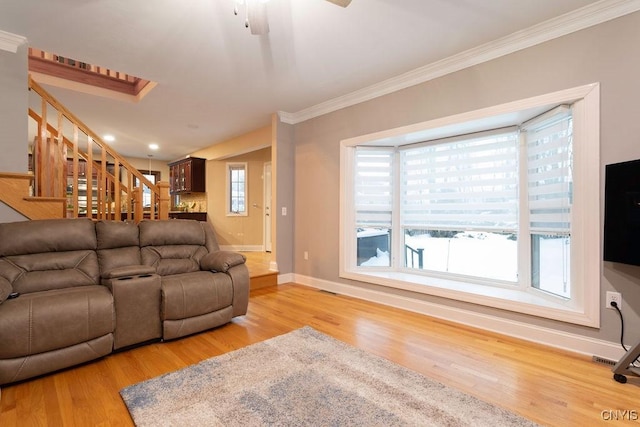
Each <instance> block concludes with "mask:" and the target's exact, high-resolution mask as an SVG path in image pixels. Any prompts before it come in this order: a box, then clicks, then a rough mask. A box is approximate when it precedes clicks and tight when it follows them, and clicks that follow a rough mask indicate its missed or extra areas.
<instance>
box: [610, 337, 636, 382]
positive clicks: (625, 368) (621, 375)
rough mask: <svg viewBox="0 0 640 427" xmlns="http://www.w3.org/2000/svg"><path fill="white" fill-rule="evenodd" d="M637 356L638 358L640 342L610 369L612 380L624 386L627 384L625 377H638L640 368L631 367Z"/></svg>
mask: <svg viewBox="0 0 640 427" xmlns="http://www.w3.org/2000/svg"><path fill="white" fill-rule="evenodd" d="M638 356H640V342H638V343H636V345H634V346H633V347H631V348H630V349H629V350H627V352H626V353H625V355H624V356H622V359H620V360H619V361H618V363H616V365H615V366H614V367H613V368H612V369H611V370H612V371H613V379H614V380H616V381H618V382H619V383H622V384H624V383H626V382H627V377H626V375H629V374H634V375H638V376H640V368H636V367H634V366H632V363H633V362H635V361H636V359H637V358H638Z"/></svg>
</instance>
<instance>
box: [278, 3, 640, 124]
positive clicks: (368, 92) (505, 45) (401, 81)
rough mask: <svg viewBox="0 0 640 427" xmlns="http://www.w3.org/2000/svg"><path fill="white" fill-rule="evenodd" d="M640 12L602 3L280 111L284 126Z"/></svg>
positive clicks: (635, 6)
mask: <svg viewBox="0 0 640 427" xmlns="http://www.w3.org/2000/svg"><path fill="white" fill-rule="evenodd" d="M638 10H640V0H601V1H598V2H595V3H592V4H590V5H588V6H585V7H582V8H580V9H577V10H574V11H572V12H569V13H566V14H564V15H560V16H558V17H555V18H552V19H550V20H548V21H545V22H542V23H540V24H536V25H534V26H531V27H529V28H526V29H524V30H521V31H517V32H515V33H512V34H509V35H508V36H505V37H502V38H499V39H497V40H494V41H491V42H489V43H485V44H482V45H480V46H477V47H474V48H471V49H468V50H466V51H464V52H461V53H458V54H456V55H453V56H450V57H448V58H445V59H442V60H440V61H436V62H433V63H431V64H428V65H426V66H423V67H420V68H416V69H414V70H412V71H408V72H406V73H403V74H400V75H399V76H396V77H392V78H390V79H387V80H384V81H382V82H380V83H376V84H374V85H371V86H368V87H365V88H363V89H360V90H357V91H355V92H351V93H348V94H346V95H343V96H339V97H337V98H334V99H330V100H328V101H325V102H322V103H320V104H316V105H314V106H311V107H309V108H305V109H303V110H300V111H297V112H294V113H289V112H286V111H279V112H278V115H279V117H280V120H281V121H282V122H283V123H287V124H296V123H301V122H304V121H305V120H309V119H312V118H314V117H318V116H322V115H324V114H328V113H331V112H333V111H337V110H340V109H342V108H346V107H350V106H352V105H356V104H359V103H361V102H365V101H369V100H371V99H374V98H377V97H380V96H383V95H388V94H390V93H393V92H396V91H398V90H401V89H406V88H408V87H411V86H415V85H417V84H420V83H424V82H427V81H429V80H433V79H436V78H438V77H442V76H445V75H447V74H450V73H454V72H456V71H460V70H463V69H465V68H468V67H471V66H474V65H478V64H481V63H483V62H487V61H490V60H492V59H496V58H500V57H501V56H505V55H508V54H510V53H514V52H517V51H519V50H523V49H526V48H529V47H532V46H535V45H538V44H541V43H544V42H546V41H549V40H553V39H556V38H559V37H562V36H565V35H567V34H571V33H574V32H576V31H579V30H582V29H585V28H589V27H592V26H594V25H598V24H601V23H603V22H607V21H610V20H612V19H615V18H619V17H621V16H624V15H628V14H630V13H633V12H637V11H638Z"/></svg>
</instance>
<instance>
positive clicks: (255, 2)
mask: <svg viewBox="0 0 640 427" xmlns="http://www.w3.org/2000/svg"><path fill="white" fill-rule="evenodd" d="M247 20H248V21H249V28H250V29H251V34H256V35H263V34H267V33H268V32H269V21H268V20H267V3H266V2H262V1H259V0H248V1H247Z"/></svg>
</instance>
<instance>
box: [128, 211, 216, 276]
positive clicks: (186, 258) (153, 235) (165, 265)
mask: <svg viewBox="0 0 640 427" xmlns="http://www.w3.org/2000/svg"><path fill="white" fill-rule="evenodd" d="M138 227H139V229H140V247H141V250H140V254H141V256H142V263H143V264H145V265H152V266H154V267H155V268H156V272H157V273H158V274H159V275H161V276H168V275H171V274H180V273H190V272H193V271H199V270H200V259H201V258H202V257H203V256H205V255H206V254H207V253H209V251H208V249H207V246H206V243H207V237H206V233H205V230H204V228H203V225H202V224H201V223H200V222H198V221H194V220H180V219H170V220H164V221H142V222H141V223H140V224H138Z"/></svg>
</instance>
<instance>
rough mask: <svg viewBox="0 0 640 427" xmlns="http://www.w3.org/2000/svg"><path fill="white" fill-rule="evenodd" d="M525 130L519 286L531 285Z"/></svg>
mask: <svg viewBox="0 0 640 427" xmlns="http://www.w3.org/2000/svg"><path fill="white" fill-rule="evenodd" d="M526 135H527V134H526V132H525V131H521V132H519V134H518V203H519V205H518V287H520V288H521V289H523V290H524V289H528V288H529V287H530V286H531V230H530V221H529V191H528V182H529V180H528V179H527V175H528V170H529V167H528V158H527V136H526Z"/></svg>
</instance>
